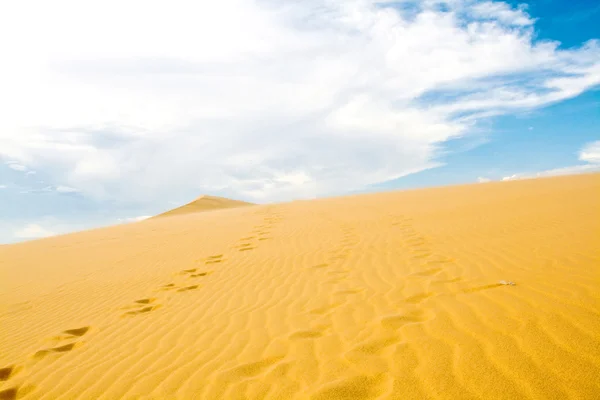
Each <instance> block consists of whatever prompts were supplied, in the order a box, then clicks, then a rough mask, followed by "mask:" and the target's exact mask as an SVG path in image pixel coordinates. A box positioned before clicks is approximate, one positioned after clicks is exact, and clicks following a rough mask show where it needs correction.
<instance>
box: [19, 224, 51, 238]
mask: <svg viewBox="0 0 600 400" xmlns="http://www.w3.org/2000/svg"><path fill="white" fill-rule="evenodd" d="M54 235H56V233H55V232H53V231H50V230H48V229H46V228H44V227H42V226H40V225H38V224H27V225H25V226H24V227H23V228H22V229H19V230H17V231H15V233H14V236H15V237H16V238H19V239H36V238H43V237H48V236H54Z"/></svg>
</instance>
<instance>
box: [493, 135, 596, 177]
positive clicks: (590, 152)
mask: <svg viewBox="0 0 600 400" xmlns="http://www.w3.org/2000/svg"><path fill="white" fill-rule="evenodd" d="M579 160H581V161H584V162H585V164H579V165H570V166H567V167H562V168H554V169H549V170H546V171H539V172H533V173H532V172H523V173H518V174H513V175H510V176H505V177H503V178H502V180H503V181H512V180H515V179H529V178H539V177H544V176H559V175H572V174H583V173H587V172H599V171H600V140H597V141H595V142H590V143H587V144H585V145H584V146H583V148H582V149H581V150H580V151H579Z"/></svg>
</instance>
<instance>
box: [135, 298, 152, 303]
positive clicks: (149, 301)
mask: <svg viewBox="0 0 600 400" xmlns="http://www.w3.org/2000/svg"><path fill="white" fill-rule="evenodd" d="M154 300H156V299H155V298H153V297H151V298H147V299H139V300H136V301H135V302H136V303H138V304H150V303H152V302H154Z"/></svg>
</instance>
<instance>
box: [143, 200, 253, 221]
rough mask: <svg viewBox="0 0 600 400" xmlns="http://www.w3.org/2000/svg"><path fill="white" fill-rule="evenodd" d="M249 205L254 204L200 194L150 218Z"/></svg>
mask: <svg viewBox="0 0 600 400" xmlns="http://www.w3.org/2000/svg"><path fill="white" fill-rule="evenodd" d="M251 205H254V204H253V203H248V202H245V201H241V200H232V199H227V198H225V197H217V196H209V195H202V196H199V197H198V198H196V200H194V201H192V202H189V203H187V204H185V205H183V206H181V207H177V208H174V209H172V210H169V211H166V212H164V213H161V214H158V215H156V216H154V217H152V218H161V217H172V216H174V215H182V214H191V213H197V212H203V211H213V210H220V209H225V208H235V207H244V206H251Z"/></svg>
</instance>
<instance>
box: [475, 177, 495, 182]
mask: <svg viewBox="0 0 600 400" xmlns="http://www.w3.org/2000/svg"><path fill="white" fill-rule="evenodd" d="M491 181H492V180H491V179H490V178H484V177H482V176H480V177H479V178H477V182H479V183H486V182H491Z"/></svg>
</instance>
